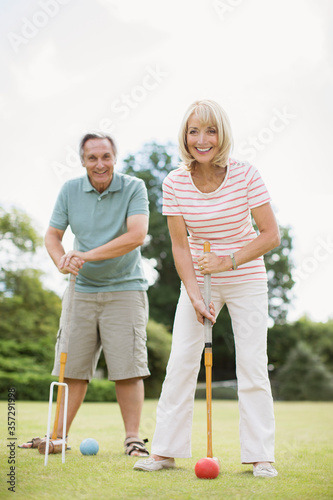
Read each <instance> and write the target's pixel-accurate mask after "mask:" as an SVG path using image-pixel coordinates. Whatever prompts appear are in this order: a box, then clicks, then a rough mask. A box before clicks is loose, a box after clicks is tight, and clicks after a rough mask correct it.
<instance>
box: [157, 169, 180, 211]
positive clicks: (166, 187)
mask: <svg viewBox="0 0 333 500" xmlns="http://www.w3.org/2000/svg"><path fill="white" fill-rule="evenodd" d="M162 190H163V210H162V213H163V215H182V212H181V210H180V206H179V203H178V201H177V198H176V196H175V192H174V187H173V181H172V179H171V177H170V174H169V175H167V177H166V178H165V179H164V181H163V184H162Z"/></svg>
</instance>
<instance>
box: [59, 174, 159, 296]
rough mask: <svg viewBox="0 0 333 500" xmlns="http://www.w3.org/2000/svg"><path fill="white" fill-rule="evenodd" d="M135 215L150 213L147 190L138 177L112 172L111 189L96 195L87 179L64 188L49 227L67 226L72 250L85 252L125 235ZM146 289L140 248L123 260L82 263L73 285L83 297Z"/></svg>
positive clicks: (70, 182)
mask: <svg viewBox="0 0 333 500" xmlns="http://www.w3.org/2000/svg"><path fill="white" fill-rule="evenodd" d="M136 214H145V215H149V210H148V196H147V190H146V186H145V184H144V182H143V181H142V180H141V179H137V178H136V177H131V176H129V175H125V174H122V173H118V172H114V173H113V177H112V181H111V184H110V186H109V187H108V188H107V189H106V190H105V191H104V192H103V193H99V192H98V191H97V190H96V189H95V188H94V187H93V186H92V185H91V184H90V181H89V178H88V176H87V175H86V176H84V177H79V178H77V179H71V180H69V181H67V182H66V183H65V184H64V185H63V187H62V189H61V191H60V193H59V196H58V198H57V201H56V204H55V207H54V210H53V213H52V216H51V220H50V226H52V227H54V228H56V229H60V230H63V231H65V230H66V228H67V227H68V226H70V228H71V230H72V232H73V234H74V235H75V242H74V248H75V249H76V250H79V251H81V252H85V251H87V250H91V249H93V248H96V247H99V246H101V245H104V244H105V243H108V242H109V241H111V240H113V239H114V238H117V237H118V236H120V235H122V234H124V233H126V232H127V227H126V219H127V217H129V216H131V215H136ZM147 288H148V282H147V280H146V278H145V275H144V271H143V268H142V260H141V252H140V248H139V247H138V248H135V249H134V250H132V251H131V252H129V253H127V254H125V255H122V256H121V257H115V258H113V259H107V260H102V261H96V262H86V263H85V264H84V265H83V267H82V269H81V270H80V272H79V275H78V276H77V278H76V287H75V289H76V290H77V291H79V292H87V293H94V292H112V291H122V290H147Z"/></svg>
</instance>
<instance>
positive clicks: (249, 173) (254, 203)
mask: <svg viewBox="0 0 333 500" xmlns="http://www.w3.org/2000/svg"><path fill="white" fill-rule="evenodd" d="M245 178H246V184H247V201H248V205H249V208H250V209H252V208H256V207H260V205H264V204H265V203H268V202H270V201H271V198H270V195H269V192H268V190H267V188H266V186H265V183H264V181H263V179H262V177H261V175H260V174H259V172H258V170H257V169H256V168H255V167H254V166H253V165H250V164H249V165H247V170H246V173H245Z"/></svg>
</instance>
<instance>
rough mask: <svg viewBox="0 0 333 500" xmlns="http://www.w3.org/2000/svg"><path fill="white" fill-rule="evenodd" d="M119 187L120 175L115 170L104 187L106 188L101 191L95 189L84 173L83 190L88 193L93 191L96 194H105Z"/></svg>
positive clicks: (117, 189)
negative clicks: (107, 184) (110, 179)
mask: <svg viewBox="0 0 333 500" xmlns="http://www.w3.org/2000/svg"><path fill="white" fill-rule="evenodd" d="M120 189H121V177H120V175H119V174H118V173H117V172H113V176H112V181H111V184H110V185H109V187H108V188H106V190H105V191H104V192H103V193H99V192H98V191H97V189H95V188H94V187H93V186H92V185H91V183H90V180H89V177H88V175H86V176H85V177H84V178H83V191H85V192H86V193H89V192H90V191H95V192H96V193H98V194H107V193H112V192H115V191H119V190H120Z"/></svg>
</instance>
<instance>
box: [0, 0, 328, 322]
mask: <svg viewBox="0 0 333 500" xmlns="http://www.w3.org/2000/svg"><path fill="white" fill-rule="evenodd" d="M0 9H1V16H0V24H1V34H2V35H1V38H2V39H1V44H0V53H1V60H2V67H3V70H2V78H1V81H0V110H1V141H2V161H1V167H0V168H1V179H0V203H1V204H3V205H5V207H10V206H13V205H14V206H17V207H19V208H22V209H24V210H25V211H26V212H27V213H28V214H29V215H30V216H31V217H32V218H33V220H34V223H35V225H36V227H37V228H38V229H39V230H40V232H41V233H44V232H45V230H46V228H47V225H48V221H49V217H50V215H51V212H52V208H53V205H54V202H55V199H56V196H57V194H58V192H59V190H60V187H61V185H62V184H63V182H65V181H66V180H67V179H68V178H70V177H75V176H77V175H82V173H83V171H82V167H80V164H79V161H78V155H77V145H78V142H79V140H80V137H81V136H82V135H83V134H84V133H85V132H86V131H91V130H95V131H97V130H100V131H101V130H102V131H104V132H109V133H111V134H113V135H114V136H115V138H116V141H117V143H118V147H119V152H120V155H119V161H118V168H121V159H122V158H124V157H125V156H126V155H127V154H129V153H133V154H135V152H136V151H138V150H139V149H140V148H141V147H142V145H143V144H144V143H146V142H149V141H152V140H155V141H157V142H159V143H162V144H164V143H166V142H167V141H173V142H176V141H177V133H178V128H179V125H180V121H181V119H182V116H183V114H184V112H185V110H186V108H187V107H188V105H189V104H190V103H191V102H192V101H194V100H196V99H202V98H208V99H214V100H216V101H218V102H219V103H220V104H221V105H222V106H223V107H224V108H225V110H226V111H227V113H228V115H229V117H230V120H231V123H232V128H233V134H234V139H235V148H234V152H233V156H234V157H236V158H239V159H241V160H248V161H250V162H251V163H253V164H254V165H255V166H256V167H257V168H258V169H259V171H260V173H261V175H262V176H263V178H264V180H265V182H266V185H267V187H268V189H269V191H270V194H271V197H272V200H273V206H274V208H275V211H276V215H277V218H278V221H279V223H280V224H282V225H290V226H291V227H292V234H293V241H294V252H293V260H294V263H295V278H296V280H297V285H296V287H295V298H294V300H293V305H292V309H291V311H290V316H289V319H290V320H293V319H297V318H299V317H300V316H301V315H303V314H307V315H308V316H309V317H310V318H312V319H314V320H316V321H326V320H327V319H328V318H329V317H331V318H332V317H333V225H332V215H333V168H332V159H331V154H330V153H331V152H330V150H329V145H330V144H331V143H332V116H333V93H332V90H333V85H332V83H333V71H332V49H333V43H332V13H333V4H332V2H330V1H329V0H321V1H320V2H318V1H315V0H293V1H288V0H275V1H273V0H243V1H242V0H225V1H223V0H218V1H217V0H215V1H214V0H168V1H167V2H165V1H163V2H162V1H159V0H140V1H137V0H99V1H97V0H94V1H93V0H91V1H89V0H38V1H35V0H29V1H27V0H25V1H23V0H17V1H15V2H2V3H1V7H0ZM176 166H177V165H175V167H176ZM66 241H68V244H70V243H71V240H70V239H69V238H68V239H67V240H66ZM68 249H69V248H68ZM38 259H39V264H40V266H41V267H43V268H44V269H45V270H46V272H47V275H48V276H49V281H48V285H49V286H52V287H53V288H55V289H57V290H59V286H60V288H61V287H63V286H64V285H63V280H62V277H61V276H59V277H57V272H55V271H54V270H53V267H52V265H51V264H50V260H49V258H48V257H47V255H46V252H45V250H44V251H43V252H41V253H40V254H39V257H38ZM59 283H60V285H59Z"/></svg>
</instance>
